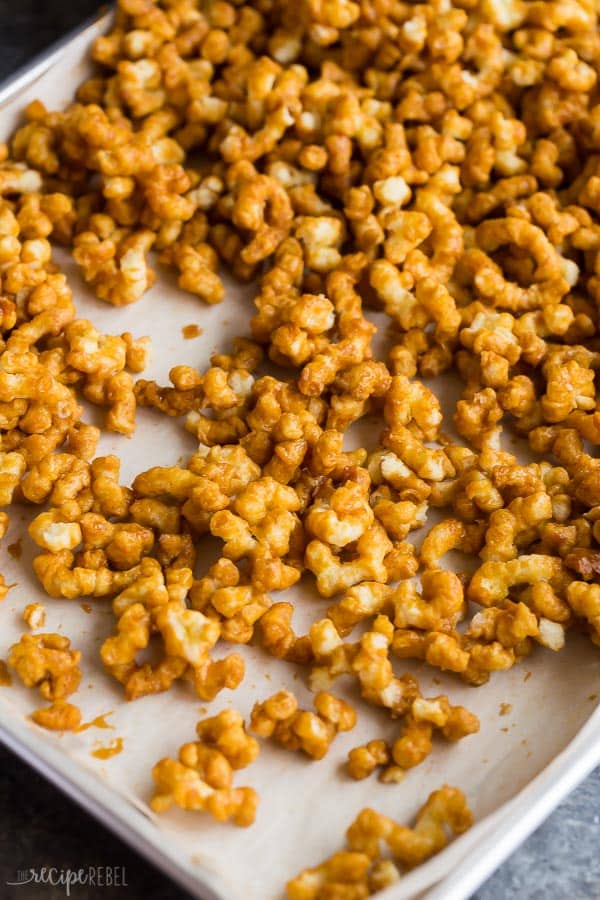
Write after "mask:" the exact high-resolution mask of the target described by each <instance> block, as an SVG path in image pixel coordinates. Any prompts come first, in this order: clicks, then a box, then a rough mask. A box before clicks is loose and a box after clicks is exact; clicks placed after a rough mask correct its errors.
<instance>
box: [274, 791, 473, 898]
mask: <svg viewBox="0 0 600 900" xmlns="http://www.w3.org/2000/svg"><path fill="white" fill-rule="evenodd" d="M472 821H473V817H472V814H471V811H470V810H469V807H468V805H467V801H466V798H465V796H464V794H463V793H462V792H461V791H460V790H459V789H458V788H452V787H448V786H447V785H444V787H442V788H440V789H439V790H437V791H434V792H433V793H432V794H430V796H429V798H428V800H427V802H426V803H425V804H424V805H423V806H422V807H421V809H420V810H419V812H418V813H417V816H416V822H415V826H414V828H408V827H405V826H403V825H399V824H398V823H396V822H395V821H394V820H393V819H390V818H388V817H387V816H382V815H380V814H379V813H377V812H375V810H373V809H363V810H362V811H361V812H360V813H359V815H358V816H357V818H356V819H355V821H354V822H353V823H352V824H351V825H350V827H349V828H348V830H347V832H346V837H347V843H348V849H347V850H343V851H340V852H338V853H335V854H334V855H333V856H331V857H329V859H327V860H325V862H323V863H321V865H319V866H317V867H315V868H312V869H305V870H304V871H303V872H301V873H300V874H299V875H298V876H297V877H296V878H294V879H292V880H291V881H289V882H288V883H287V885H286V891H287V896H288V897H289V898H290V900H325V898H326V897H330V896H334V895H335V896H337V897H348V898H350V897H370V896H371V895H372V894H374V893H377V891H379V890H382V889H383V888H385V887H388V886H390V885H391V884H393V883H394V882H395V881H397V880H398V879H399V877H400V872H401V871H402V870H406V869H410V868H413V867H414V866H416V865H419V864H420V863H422V862H424V861H425V860H426V859H428V858H429V857H431V856H433V855H434V854H436V853H439V852H440V850H442V849H443V848H444V847H445V846H446V844H447V842H448V833H452V834H455V835H456V834H462V833H463V832H464V831H466V830H467V829H468V828H469V827H470V826H471V824H472ZM382 842H383V843H385V844H386V845H387V848H389V852H390V855H391V859H387V860H386V859H382V857H381V843H382Z"/></svg>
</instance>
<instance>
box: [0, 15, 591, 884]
mask: <svg viewBox="0 0 600 900" xmlns="http://www.w3.org/2000/svg"><path fill="white" fill-rule="evenodd" d="M97 6H98V4H97V3H96V2H94V0H46V2H44V0H0V79H2V78H4V77H6V76H7V75H8V74H10V73H11V72H12V71H14V69H15V68H16V67H17V66H20V65H22V64H23V63H26V62H27V61H28V60H30V59H31V57H32V56H33V55H35V53H37V52H38V51H39V50H41V49H43V48H44V47H45V46H47V45H48V44H49V43H50V42H51V41H53V40H55V39H56V38H58V37H60V36H61V35H62V34H64V32H65V31H68V30H69V29H70V28H73V27H74V26H76V25H77V24H78V23H79V22H81V21H82V20H83V19H85V18H86V17H87V16H88V15H89V14H90V13H92V12H93V11H94V10H95V9H96V8H97ZM315 862H317V860H315ZM42 866H56V867H59V868H64V869H67V868H70V869H79V868H82V867H84V868H87V867H88V866H124V867H125V873H126V880H127V884H128V887H127V888H118V889H116V888H114V889H110V888H81V887H75V888H73V889H72V891H71V896H72V897H75V898H78V900H97V898H99V900H112V898H113V897H114V898H123V897H125V896H127V897H134V898H138V897H140V898H141V897H143V898H144V900H186V898H187V897H188V895H187V894H186V893H185V892H183V891H181V890H179V889H178V888H176V887H175V886H174V885H172V884H171V883H170V882H169V881H168V880H167V879H165V878H164V877H163V876H162V875H160V874H159V873H158V872H156V871H155V870H154V869H153V868H152V867H151V866H149V865H148V864H147V863H146V862H145V861H144V860H142V859H140V857H138V856H137V855H136V854H134V853H132V852H131V851H130V850H129V849H128V848H126V847H125V846H124V845H123V844H122V843H121V842H120V841H118V840H117V839H116V838H114V837H113V836H112V835H111V834H110V833H109V832H107V831H106V830H105V829H104V828H102V827H101V826H100V825H98V824H97V823H96V822H95V821H94V820H92V819H90V817H89V816H87V815H86V814H85V813H84V812H82V811H81V810H80V809H79V808H78V807H77V806H76V805H75V804H73V803H71V801H70V800H68V799H67V798H66V797H64V796H63V795H62V794H61V793H59V792H58V791H57V790H56V789H55V788H53V787H52V786H51V785H50V784H48V783H47V782H45V781H44V780H43V779H41V778H40V777H39V776H38V775H36V774H35V773H34V772H32V771H31V770H30V769H29V768H28V767H27V766H25V765H24V764H23V763H21V762H20V760H18V759H17V758H16V757H14V756H13V755H12V754H11V753H9V752H8V751H7V750H4V749H2V748H1V747H0V900H37V898H44V900H59V898H60V900H62V898H63V897H64V896H65V892H64V889H62V888H60V887H59V888H49V887H45V886H42V885H40V886H32V885H31V884H29V885H19V886H15V887H10V886H8V885H7V884H6V882H7V881H14V880H16V875H17V871H18V870H19V869H28V868H38V869H39V868H41V867H42ZM290 874H291V873H290ZM508 898H511V900H600V769H597V770H596V772H595V773H594V774H593V775H592V776H590V778H588V779H587V781H585V782H584V784H582V785H581V787H579V788H578V789H577V790H576V791H575V792H574V793H573V794H572V795H571V796H570V797H569V798H568V799H567V800H566V801H565V802H564V803H563V804H562V805H561V806H560V807H559V808H558V809H557V810H556V812H555V813H554V814H553V815H552V816H551V817H550V819H548V821H547V822H546V823H545V824H544V825H542V826H541V828H539V829H538V831H537V832H536V833H535V834H534V835H533V836H532V837H531V838H530V839H529V840H528V841H527V842H526V843H525V844H524V845H523V847H521V849H520V850H518V851H517V852H516V853H515V854H514V855H513V856H512V857H511V858H510V859H509V860H508V861H507V862H506V863H505V864H504V865H503V866H501V867H500V869H499V870H498V871H497V872H496V873H495V874H494V875H493V876H492V878H490V880H489V881H488V882H487V883H486V884H484V885H483V886H482V887H481V888H480V889H479V890H478V891H477V893H476V894H475V895H474V898H473V900H508Z"/></svg>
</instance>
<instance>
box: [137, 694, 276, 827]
mask: <svg viewBox="0 0 600 900" xmlns="http://www.w3.org/2000/svg"><path fill="white" fill-rule="evenodd" d="M196 731H197V733H198V737H199V738H200V740H199V741H195V742H192V743H188V744H183V745H182V746H181V747H180V749H179V758H178V759H177V760H176V759H169V758H165V759H161V760H160V761H159V762H157V763H156V765H155V766H154V768H153V770H152V777H153V779H154V783H155V794H154V797H153V798H152V800H151V803H150V805H151V807H152V809H153V810H154V811H155V812H164V811H165V810H167V809H168V808H169V807H170V806H171V805H172V804H173V803H174V804H176V805H177V806H180V807H181V808H182V809H188V810H206V811H207V812H209V813H210V814H211V815H212V816H213V817H214V818H215V819H217V821H219V822H225V821H227V820H228V819H233V821H234V822H235V824H236V825H240V826H247V825H251V824H252V823H253V821H254V816H255V813H256V807H257V803H258V796H257V794H256V792H255V791H254V790H253V789H252V788H250V787H241V788H236V787H233V786H232V782H233V772H234V770H236V769H243V768H245V767H246V766H248V765H250V763H251V762H253V760H254V759H256V757H257V756H258V751H259V747H258V743H257V741H256V740H255V739H254V738H253V737H250V736H249V735H248V734H246V731H245V728H244V719H243V717H242V716H241V715H240V713H238V712H237V711H236V710H224V711H223V712H221V713H219V714H218V715H217V716H213V717H211V718H208V719H203V720H201V721H200V722H198V725H197V728H196Z"/></svg>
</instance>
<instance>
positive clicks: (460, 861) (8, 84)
mask: <svg viewBox="0 0 600 900" xmlns="http://www.w3.org/2000/svg"><path fill="white" fill-rule="evenodd" d="M105 9H106V7H103V8H100V9H99V10H98V12H97V13H96V14H94V15H92V16H91V17H89V18H87V19H86V20H85V21H84V22H83V23H82V24H81V26H79V27H78V28H75V29H73V30H72V31H70V32H68V33H67V34H66V35H65V36H64V37H62V38H60V39H59V40H58V41H56V42H55V43H53V44H52V45H51V46H50V47H48V48H47V49H46V50H45V51H43V52H42V53H40V54H38V55H36V56H35V57H34V58H33V59H32V60H31V62H30V64H28V65H26V66H23V67H21V68H19V69H18V70H17V72H15V73H14V74H13V75H12V76H9V78H8V79H5V80H4V81H2V82H0V111H1V109H2V106H3V104H5V103H8V102H9V101H11V100H13V99H14V98H15V97H16V96H17V95H18V94H19V93H21V92H22V91H23V90H25V89H26V88H27V87H29V86H31V85H32V84H33V83H34V82H35V81H36V80H37V79H38V78H40V77H41V76H42V75H44V74H45V73H46V72H47V71H48V69H49V68H50V67H51V66H52V64H53V62H54V61H55V60H57V59H58V58H59V56H61V55H62V54H63V53H64V52H66V51H67V50H68V48H69V47H70V46H71V45H72V44H73V43H74V42H75V41H78V40H80V39H81V38H82V36H83V35H84V33H85V32H86V31H90V32H91V31H94V32H96V30H97V29H98V28H99V27H103V26H104V25H108V23H109V21H110V19H111V17H112V15H113V13H112V11H111V10H110V9H109V11H108V12H104V10H105ZM588 732H590V733H589V734H588ZM0 743H3V744H4V745H5V746H7V747H8V748H10V750H12V751H13V752H14V753H15V754H16V755H17V756H19V757H20V758H21V759H22V760H23V761H24V762H26V763H27V764H28V765H30V766H31V767H32V768H33V769H35V770H36V771H38V772H39V773H40V774H41V775H42V776H43V777H44V778H46V779H47V780H48V781H50V782H51V783H52V784H54V785H55V787H57V788H58V789H59V790H61V791H62V792H63V793H65V794H66V795H67V796H69V797H70V798H71V799H72V800H74V801H75V802H76V803H78V804H79V805H80V806H81V807H82V808H83V809H85V810H86V811H87V812H88V813H89V814H91V815H92V816H94V818H96V819H97V820H98V821H99V822H101V823H102V824H103V825H104V826H105V827H106V828H108V829H109V830H111V831H112V832H113V833H114V834H116V835H117V836H118V837H119V838H120V839H121V840H123V841H124V842H125V843H126V844H128V845H129V846H130V847H132V848H133V849H134V850H136V851H137V852H138V853H140V854H141V855H142V856H144V857H145V858H146V859H147V860H148V861H149V862H150V863H151V864H152V865H154V866H156V867H157V868H159V869H161V870H162V871H163V872H164V873H165V874H167V875H168V876H169V877H170V878H172V879H173V880H174V881H176V882H177V883H178V884H179V885H180V886H181V887H183V888H184V889H185V890H187V891H188V892H189V893H190V894H192V895H193V896H194V897H197V898H199V900H236V898H234V897H233V896H232V895H231V893H230V892H229V891H228V889H227V887H226V886H225V885H224V884H223V882H222V881H221V880H220V879H219V878H218V876H216V875H214V874H213V873H211V872H210V871H209V870H208V869H207V868H206V867H198V868H196V867H194V866H193V865H191V864H190V863H189V862H188V861H187V860H186V859H185V858H177V855H176V853H175V852H173V853H171V852H167V851H166V850H165V849H164V848H163V847H161V846H160V837H161V832H160V830H159V829H157V828H156V826H155V825H154V823H152V821H151V819H149V818H148V819H145V818H144V816H143V814H142V812H141V811H140V810H139V809H136V808H135V806H134V805H133V804H131V803H129V802H128V801H127V799H126V797H124V796H123V795H121V794H120V793H119V792H118V791H116V790H114V789H113V788H112V787H111V786H109V785H108V784H105V783H104V784H103V783H102V782H101V781H100V780H98V778H97V776H95V775H94V773H93V772H91V771H88V770H86V769H85V767H83V766H81V767H79V768H77V769H75V768H74V767H73V766H68V763H69V762H72V760H71V758H70V757H67V756H64V755H61V753H60V750H59V748H58V747H56V746H54V745H53V744H52V743H50V742H48V741H45V740H44V739H43V738H42V737H40V738H39V739H38V738H37V736H36V733H35V731H34V729H33V727H32V726H29V725H28V724H27V723H21V722H18V721H16V720H15V721H13V720H11V719H10V718H9V717H7V716H5V715H4V714H3V710H1V709H0ZM597 765H600V707H599V708H598V709H596V711H595V712H594V713H592V715H591V716H590V718H589V719H588V720H587V721H586V722H585V724H584V725H583V726H582V727H581V729H580V730H579V731H578V733H577V734H576V735H575V737H574V738H573V739H572V740H571V741H570V742H569V744H568V745H567V746H566V747H565V749H564V750H563V751H562V752H561V753H559V754H558V756H556V757H555V758H554V759H553V760H552V762H550V763H549V764H548V765H547V766H546V767H545V768H544V769H542V771H541V772H539V774H538V775H537V776H536V777H535V778H534V779H533V780H532V781H531V782H530V783H529V784H528V785H527V786H526V787H525V788H523V789H522V790H521V791H519V793H518V794H516V795H515V796H514V797H513V798H512V799H511V800H509V801H508V802H507V803H504V804H503V805H502V806H501V807H500V808H499V809H498V810H496V811H495V812H494V813H492V814H491V815H489V816H487V817H486V818H485V819H483V820H481V822H479V823H478V827H476V828H475V829H474V831H473V832H471V833H472V834H473V835H474V840H471V841H469V834H471V833H469V834H467V835H463V836H462V838H461V839H460V840H459V841H458V842H455V843H453V844H451V845H450V846H449V847H448V848H447V849H446V850H445V851H444V853H445V855H447V856H455V857H457V863H456V865H455V866H454V867H453V868H452V869H451V870H450V872H449V874H448V875H446V876H444V877H443V878H442V879H440V880H439V881H438V882H437V883H436V884H434V885H433V886H432V887H430V888H428V889H426V890H425V891H424V892H420V893H419V894H418V895H417V894H415V895H414V896H415V898H416V897H417V896H419V897H421V898H423V900H466V898H468V897H469V896H470V895H471V894H472V893H473V892H474V891H475V890H476V889H477V888H478V887H479V886H480V885H481V884H482V883H483V882H484V881H485V880H486V878H488V877H489V876H490V875H491V874H492V873H493V872H494V871H495V870H496V869H497V868H498V866H500V865H501V863H502V862H504V860H505V859H506V858H507V857H508V856H510V854H511V853H512V852H513V851H514V850H515V849H516V848H517V847H518V846H519V845H520V844H521V843H523V841H525V840H526V838H527V837H529V835H530V834H531V833H532V832H533V831H534V830H535V829H536V828H537V827H538V826H539V825H540V824H541V823H542V822H543V821H544V820H545V819H546V818H547V817H548V816H549V815H550V813H551V812H552V811H553V810H554V809H555V808H556V807H557V806H558V805H559V803H560V802H561V801H562V800H563V799H564V798H565V797H566V796H567V794H569V793H570V792H571V791H572V790H574V788H575V787H576V786H577V785H578V784H579V783H580V782H581V781H583V780H584V779H585V777H586V776H587V775H588V774H589V773H590V772H591V771H592V770H593V769H594V768H595V767H596V766H597ZM107 795H109V796H108V799H107ZM521 807H524V810H522V809H521ZM513 815H515V816H517V815H518V816H519V818H518V819H517V824H513V823H510V821H509V820H510V819H511V816H513ZM469 843H470V844H473V845H474V846H473V848H472V849H473V850H474V851H476V852H475V853H470V852H469V850H468V848H467V847H466V844H469ZM417 875H418V870H414V872H413V873H411V874H409V875H407V876H405V877H404V878H403V879H402V880H401V881H400V882H399V884H398V888H400V887H401V888H402V894H403V896H407V895H406V893H405V891H406V888H407V886H408V884H409V882H410V881H411V880H412V877H413V876H417ZM396 894H397V889H396V888H395V887H392V888H390V889H389V890H387V891H385V892H384V896H385V897H388V898H389V900H394V897H395V896H396ZM237 900H239V898H237Z"/></svg>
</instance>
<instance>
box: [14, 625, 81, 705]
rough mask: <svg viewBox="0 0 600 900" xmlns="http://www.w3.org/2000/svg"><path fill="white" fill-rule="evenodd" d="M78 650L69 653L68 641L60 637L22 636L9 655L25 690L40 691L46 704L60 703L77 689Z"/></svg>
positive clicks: (48, 635) (78, 679)
mask: <svg viewBox="0 0 600 900" xmlns="http://www.w3.org/2000/svg"><path fill="white" fill-rule="evenodd" d="M80 660H81V653H80V651H79V650H71V642H70V640H69V638H67V637H64V636H62V635H59V634H36V635H32V634H22V635H21V638H20V640H19V642H18V643H16V644H13V645H12V647H11V648H10V650H9V654H8V665H9V666H10V667H11V668H13V669H14V670H15V671H16V673H17V675H18V676H19V678H20V679H21V681H22V682H23V684H24V685H25V687H39V689H40V693H41V695H42V697H44V699H45V700H63V699H64V698H65V697H68V696H69V694H72V693H73V692H74V691H76V690H77V688H78V687H79V682H80V681H81V671H80V669H79V665H78V664H79V662H80Z"/></svg>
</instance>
